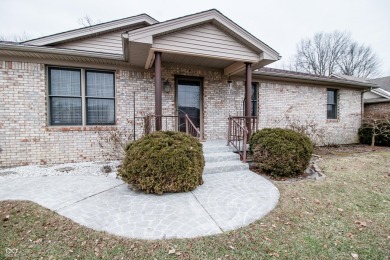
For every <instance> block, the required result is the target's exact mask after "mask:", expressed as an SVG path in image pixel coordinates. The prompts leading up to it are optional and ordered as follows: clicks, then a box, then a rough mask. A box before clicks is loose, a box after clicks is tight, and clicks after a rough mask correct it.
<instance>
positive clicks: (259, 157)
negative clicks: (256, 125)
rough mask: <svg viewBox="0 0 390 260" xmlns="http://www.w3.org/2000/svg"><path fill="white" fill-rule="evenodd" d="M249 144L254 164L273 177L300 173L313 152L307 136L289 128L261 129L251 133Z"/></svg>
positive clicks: (291, 175)
mask: <svg viewBox="0 0 390 260" xmlns="http://www.w3.org/2000/svg"><path fill="white" fill-rule="evenodd" d="M249 144H250V151H251V152H252V154H253V160H254V162H255V163H256V166H257V167H258V168H259V169H261V170H262V171H263V172H264V173H266V174H269V175H272V176H274V177H293V176H297V175H300V174H302V173H303V172H304V171H305V169H306V167H307V166H308V164H309V161H310V158H311V154H312V152H313V144H312V142H311V141H310V139H309V138H308V137H307V136H305V135H303V134H300V133H298V132H295V131H293V130H289V129H281V128H265V129H262V130H260V131H257V132H256V133H254V134H253V135H252V137H251V139H250V142H249Z"/></svg>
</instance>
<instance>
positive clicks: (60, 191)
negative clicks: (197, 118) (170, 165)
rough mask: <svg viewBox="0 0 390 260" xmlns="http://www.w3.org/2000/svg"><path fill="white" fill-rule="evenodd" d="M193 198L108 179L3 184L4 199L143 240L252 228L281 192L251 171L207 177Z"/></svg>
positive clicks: (0, 188)
mask: <svg viewBox="0 0 390 260" xmlns="http://www.w3.org/2000/svg"><path fill="white" fill-rule="evenodd" d="M203 177H204V184H203V185H201V186H199V187H198V188H197V189H196V190H194V191H192V192H187V193H174V194H164V195H152V194H144V193H142V192H135V191H132V190H130V189H129V188H128V187H127V185H126V184H125V183H123V182H122V181H121V180H119V179H115V178H111V177H105V176H47V177H27V178H15V179H3V180H0V200H31V201H33V202H36V203H38V204H40V205H42V206H44V207H46V208H49V209H51V210H53V211H55V212H57V213H59V214H61V215H63V216H65V217H68V218H70V219H72V220H74V221H75V222H77V223H80V224H82V225H85V226H87V227H90V228H93V229H95V230H103V231H107V232H109V233H112V234H115V235H120V236H125V237H130V238H141V239H161V238H190V237H198V236H205V235H212V234H220V233H223V232H224V231H228V230H232V229H236V228H239V227H243V226H246V225H248V224H250V223H252V222H253V221H255V220H257V219H259V218H261V217H263V216H264V215H266V214H267V213H268V212H269V211H271V210H272V209H273V208H274V207H275V206H276V204H277V202H278V199H279V192H278V190H277V188H276V187H275V186H274V185H273V184H272V183H271V182H269V181H268V180H266V179H265V178H263V177H261V176H259V175H257V174H255V173H253V172H251V171H249V170H243V171H235V172H224V173H214V174H205V175H204V176H203Z"/></svg>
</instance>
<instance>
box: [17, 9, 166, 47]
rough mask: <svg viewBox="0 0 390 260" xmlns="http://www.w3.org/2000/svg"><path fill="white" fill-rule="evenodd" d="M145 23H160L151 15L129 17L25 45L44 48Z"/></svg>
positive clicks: (31, 41) (39, 39)
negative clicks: (44, 46)
mask: <svg viewBox="0 0 390 260" xmlns="http://www.w3.org/2000/svg"><path fill="white" fill-rule="evenodd" d="M143 22H144V23H147V24H149V25H151V24H155V23H158V21H157V20H155V19H154V18H152V17H150V16H149V15H146V14H141V15H137V16H133V17H129V18H124V19H120V20H116V21H112V22H107V23H102V24H97V25H93V26H88V27H84V28H80V29H75V30H71V31H67V32H63V33H57V34H54V35H50V36H45V37H41V38H38V39H33V40H29V41H25V42H23V43H25V44H31V45H38V46H43V45H48V44H54V43H58V42H63V41H67V40H70V39H73V38H79V37H84V36H88V35H92V34H96V33H102V32H105V31H111V30H115V29H117V28H121V27H125V26H131V25H134V24H137V23H143Z"/></svg>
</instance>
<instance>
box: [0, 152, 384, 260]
mask: <svg viewBox="0 0 390 260" xmlns="http://www.w3.org/2000/svg"><path fill="white" fill-rule="evenodd" d="M352 150H353V149H352ZM316 152H317V153H320V154H322V155H323V158H322V160H321V161H320V162H319V165H320V166H321V167H322V169H323V170H324V172H325V174H326V176H327V177H326V178H325V179H323V180H302V181H297V182H274V183H275V185H276V186H277V187H278V188H279V190H280V194H281V197H280V202H279V204H278V206H277V207H276V209H275V210H273V211H272V212H271V213H270V214H269V215H267V216H266V217H265V218H263V219H261V220H259V221H257V222H255V223H253V224H251V225H249V226H247V227H245V228H241V229H238V230H236V231H232V232H227V233H225V234H222V235H216V236H210V237H203V238H196V239H181V240H158V241H143V240H135V239H127V238H122V237H116V236H112V235H109V234H107V233H104V232H97V231H93V230H91V229H89V228H86V227H83V226H80V225H78V224H75V223H73V222H72V221H71V220H69V219H66V218H64V217H62V216H59V215H58V214H56V213H53V212H51V211H49V210H47V209H45V208H42V207H40V206H39V205H37V204H34V203H31V202H15V201H3V202H0V216H1V222H2V223H1V226H0V238H1V239H0V259H2V258H4V257H5V255H6V249H7V248H9V249H12V250H13V252H10V251H9V250H8V253H9V254H11V253H14V256H15V258H16V259H18V258H19V259H39V258H40V257H42V258H43V259H92V258H104V259H170V258H171V259H262V258H279V259H354V258H355V259H356V258H357V257H358V258H359V259H389V255H390V151H389V150H383V149H381V150H378V151H369V152H367V151H360V150H359V151H358V152H357V153H356V151H351V149H349V150H345V149H344V150H340V151H334V152H333V151H332V152H329V150H318V151H316ZM7 215H8V216H9V219H7V217H6V216H7Z"/></svg>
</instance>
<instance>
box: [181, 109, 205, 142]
mask: <svg viewBox="0 0 390 260" xmlns="http://www.w3.org/2000/svg"><path fill="white" fill-rule="evenodd" d="M185 118H186V132H187V134H191V135H192V134H193V133H196V138H198V139H199V141H202V135H201V134H200V130H199V128H197V127H196V126H195V124H194V123H193V122H192V120H191V118H190V117H189V116H188V114H185Z"/></svg>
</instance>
